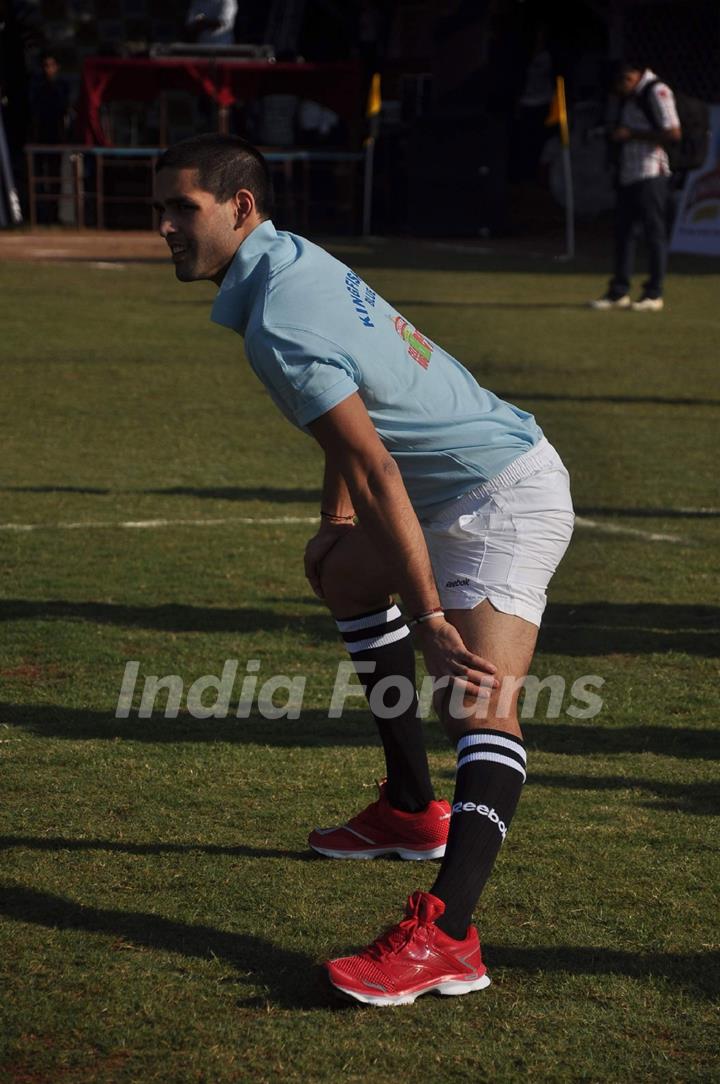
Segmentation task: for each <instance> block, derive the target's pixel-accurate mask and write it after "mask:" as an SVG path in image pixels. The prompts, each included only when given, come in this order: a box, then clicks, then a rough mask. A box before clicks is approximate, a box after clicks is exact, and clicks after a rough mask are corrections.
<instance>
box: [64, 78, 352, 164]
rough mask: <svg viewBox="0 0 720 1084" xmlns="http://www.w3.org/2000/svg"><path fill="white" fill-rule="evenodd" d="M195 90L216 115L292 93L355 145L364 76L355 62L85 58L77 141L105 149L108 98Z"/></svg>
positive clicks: (138, 98)
mask: <svg viewBox="0 0 720 1084" xmlns="http://www.w3.org/2000/svg"><path fill="white" fill-rule="evenodd" d="M167 90H185V91H191V92H192V91H195V92H196V93H197V94H198V95H205V96H207V97H208V98H210V99H211V100H212V101H213V102H214V103H215V104H216V105H217V108H218V113H219V116H221V117H222V116H223V113H225V114H226V113H227V110H228V109H229V108H230V107H231V106H232V105H234V104H235V103H237V102H241V103H247V102H249V101H252V100H254V99H256V98H260V97H264V96H265V95H267V94H295V95H297V96H298V97H299V98H308V99H311V100H313V101H316V102H319V103H320V105H323V106H326V107H327V108H328V109H332V110H334V111H335V112H336V113H337V114H338V116H339V117H341V119H342V120H343V121H344V122H345V126H346V129H347V133H348V136H349V140H348V142H349V143H350V145H351V146H355V147H356V146H358V144H359V142H360V138H361V134H362V124H363V106H364V101H363V76H362V70H361V68H360V66H359V65H358V64H355V63H352V62H350V63H348V62H343V63H332V64H306V63H269V62H267V61H263V62H255V61H244V60H229V59H217V58H212V59H207V58H199V57H173V58H166V57H162V58H156V59H148V58H142V59H139V58H138V59H136V58H126V57H122V58H119V57H88V58H87V59H86V60H85V62H84V64H83V73H82V85H81V90H80V100H79V103H78V125H79V137H80V142H82V143H85V144H87V145H95V146H101V147H102V146H107V145H108V142H109V141H108V137H107V134H106V132H105V131H104V130H103V125H102V121H101V115H100V110H101V107H102V106H103V105H106V104H107V103H108V102H111V101H112V100H113V99H124V100H127V99H131V100H134V101H139V102H151V101H153V100H154V99H155V98H157V97H158V96H159V95H161V94H162V93H163V91H167Z"/></svg>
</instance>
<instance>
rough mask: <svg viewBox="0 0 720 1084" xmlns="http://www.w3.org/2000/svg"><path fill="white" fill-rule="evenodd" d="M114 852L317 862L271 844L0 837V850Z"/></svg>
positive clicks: (313, 857)
mask: <svg viewBox="0 0 720 1084" xmlns="http://www.w3.org/2000/svg"><path fill="white" fill-rule="evenodd" d="M14 847H16V848H18V849H20V850H23V849H27V850H32V851H117V852H119V853H121V854H197V853H201V854H213V855H224V856H225V857H227V858H283V859H289V860H290V861H294V862H317V861H318V860H319V856H318V855H317V854H315V853H314V852H313V851H310V850H303V851H281V850H277V849H274V848H271V847H246V846H242V845H238V846H232V847H231V846H221V845H220V844H217V843H161V842H157V843H131V842H130V841H129V840H116V839H68V838H66V837H65V836H0V851H7V850H10V849H12V848H14Z"/></svg>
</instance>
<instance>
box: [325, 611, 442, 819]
mask: <svg viewBox="0 0 720 1084" xmlns="http://www.w3.org/2000/svg"><path fill="white" fill-rule="evenodd" d="M337 626H338V628H339V630H340V633H341V634H342V638H343V640H344V641H345V647H346V648H347V650H348V652H349V653H350V658H351V659H352V661H353V662H354V663H358V662H363V663H368V662H370V663H375V668H374V670H373V672H372V673H365V674H364V673H359V674H358V678H359V680H360V682H361V684H362V686H363V688H364V689H365V695H366V696H367V698H368V701H369V703H370V710H371V711H372V713H373V718H374V719H375V722H376V723H377V728H378V730H379V731H380V737H381V739H382V743H383V748H384V750H385V764H386V768H387V788H386V794H387V798H388V801H389V802H390V804H391V805H392V806H394V807H395V808H396V809H403V810H405V811H406V812H409V813H417V812H418V811H419V810H421V809H424V808H425V806H426V805H427V804H428V802H431V801H432V800H433V798H434V797H435V794H434V792H433V788H432V783H431V782H430V771H429V768H428V762H427V754H426V752H425V739H424V736H423V731H422V721H421V720H420V719H419V718H418V716H417V706H418V701H417V693H416V692H415V651H414V649H413V645H412V638H411V636H410V629H409V628H408V626H407V624H406V623H405V619H404V618H403V616H402V614H401V613H400V610H399V609H398V607H397V606H395V605H390V606H384V607H383V608H382V609H381V610H373V611H372V612H370V613H364V614H358V615H357V616H356V617H353V618H348V619H346V620H343V621H338V622H337ZM384 679H388V680H387V682H384ZM381 682H384V683H383V685H382V686H381V687H380V688H378V686H379V685H380V683H381ZM375 690H377V693H376V694H375V695H373V694H374V692H375ZM373 709H375V710H373Z"/></svg>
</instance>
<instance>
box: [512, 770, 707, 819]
mask: <svg viewBox="0 0 720 1084" xmlns="http://www.w3.org/2000/svg"><path fill="white" fill-rule="evenodd" d="M528 784H529V785H530V786H534V787H553V788H554V787H556V788H558V789H559V790H582V791H591V790H638V791H642V792H643V794H644V796H645V797H646V798H647V799H648V800H646V801H643V802H642V804H643V805H646V806H648V807H649V808H650V809H665V810H667V811H668V812H670V813H694V814H699V815H706V816H708V815H709V816H713V815H717V814H718V813H720V792H719V790H718V786H717V784H716V783H668V782H664V781H661V780H654V779H636V778H629V777H627V776H615V775H603V776H594V775H554V774H549V773H543V772H539V773H538V774H535V773H533V774H532V775H530V776H528Z"/></svg>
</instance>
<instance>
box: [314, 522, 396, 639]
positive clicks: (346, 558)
mask: <svg viewBox="0 0 720 1084" xmlns="http://www.w3.org/2000/svg"><path fill="white" fill-rule="evenodd" d="M353 535H354V532H352V534H349V535H346V536H345V537H344V538H341V539H340V541H339V542H338V543H337V544H336V545H335V546H333V548H332V549H331V550H330V552H329V553H328V555H327V556H326V557H325V559H324V561H323V563H322V567H321V569H320V586H321V589H322V593H323V598H324V599H325V602H326V604H327V606H328V607H329V609H330V611H331V612H332V613H333V615H334V616H335V617H338V618H343V617H353V616H354V615H355V614H358V613H362V612H363V611H366V610H372V609H373V608H375V607H380V606H384V605H385V604H386V603H387V601H388V599H389V597H390V592H389V591H388V590H384V586H385V585H384V584H383V583H382V577H381V576H378V575H376V574H368V573H369V570H368V568H367V566H366V565H365V564H364V563H363V561H361V560H359V559H358V545H357V542H356V540H355V538H354V537H353Z"/></svg>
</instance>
